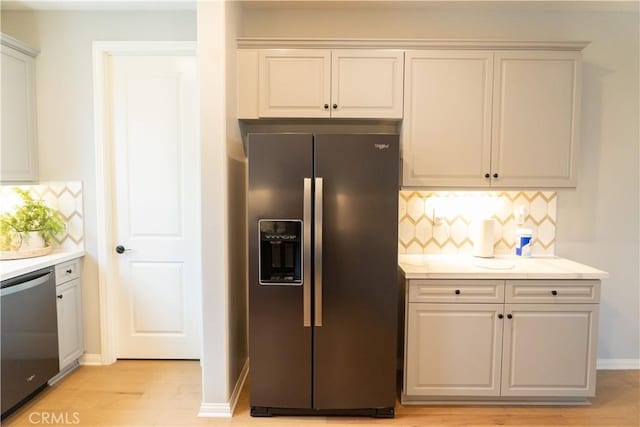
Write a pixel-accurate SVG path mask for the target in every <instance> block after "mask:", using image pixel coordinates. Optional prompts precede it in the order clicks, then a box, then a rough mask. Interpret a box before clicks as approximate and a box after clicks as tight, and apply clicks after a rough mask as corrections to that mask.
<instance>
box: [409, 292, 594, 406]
mask: <svg viewBox="0 0 640 427" xmlns="http://www.w3.org/2000/svg"><path fill="white" fill-rule="evenodd" d="M468 282H469V284H468V285H465V281H464V280H408V281H407V282H406V284H407V286H406V288H407V289H406V290H407V294H406V295H407V303H406V305H405V309H406V316H405V319H406V322H405V365H404V366H405V371H404V391H403V395H402V400H403V403H420V402H421V401H422V402H428V401H433V400H438V401H443V400H447V398H449V399H450V400H452V401H454V400H459V399H464V400H473V399H474V398H477V399H482V400H486V399H492V400H496V401H500V400H512V399H514V398H518V399H520V400H523V401H526V400H532V401H534V400H537V401H541V399H542V400H544V401H554V400H558V401H560V400H562V401H567V399H568V400H577V399H582V398H585V397H592V396H594V395H595V384H596V354H597V337H598V304H597V302H598V299H599V286H600V283H599V281H597V280H590V281H587V280H585V281H583V282H584V284H581V283H580V281H576V280H566V281H563V280H554V281H544V280H536V281H527V280H517V281H507V282H506V284H505V281H496V280H469V281H468ZM496 282H498V283H499V287H501V288H502V289H499V290H498V291H496V292H495V294H496V295H499V296H501V297H502V296H504V295H505V292H504V288H505V287H506V288H507V293H506V301H507V302H506V303H504V302H500V303H497V301H496V303H491V304H482V303H477V302H482V301H481V300H480V301H474V300H473V298H471V299H469V298H468V297H466V298H467V299H463V298H464V297H465V295H464V294H465V293H467V294H472V293H470V292H465V286H466V289H468V288H469V287H471V284H474V285H477V286H480V287H485V288H487V287H495V286H496ZM528 282H531V283H528ZM449 285H452V286H449ZM429 286H432V287H433V289H434V292H428V288H429ZM534 286H539V287H540V289H541V295H540V296H537V293H536V292H535V289H531V288H532V287H534ZM447 289H449V291H450V293H451V298H452V299H453V300H455V299H459V300H458V301H457V302H455V303H452V302H451V301H448V302H447V303H442V302H440V301H442V295H441V293H442V290H447ZM519 289H523V291H522V292H519V291H518V290H519ZM436 290H437V291H438V292H435V291H436ZM524 291H526V292H524ZM578 291H581V292H582V293H584V294H585V295H587V294H589V295H592V298H591V301H592V302H593V303H591V304H579V303H573V304H572V303H566V300H569V301H571V300H576V298H578V296H576V295H577V292H578ZM529 294H532V295H533V294H535V295H534V296H535V297H536V298H539V299H541V300H542V301H544V303H538V304H530V303H512V300H514V299H515V300H516V301H517V300H518V299H519V298H522V299H525V300H526V299H528V298H531V297H529V296H528V295H529ZM547 294H548V296H547ZM580 295H582V294H580ZM563 298H564V299H563ZM583 298H587V297H586V296H585V297H583ZM502 301H504V299H503V300H502Z"/></svg>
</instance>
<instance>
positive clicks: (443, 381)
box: [405, 303, 503, 396]
mask: <svg viewBox="0 0 640 427" xmlns="http://www.w3.org/2000/svg"><path fill="white" fill-rule="evenodd" d="M407 306H408V309H407V310H408V312H407V329H406V330H407V338H406V351H405V354H406V356H405V363H406V365H405V394H406V395H408V396H499V395H500V358H501V349H502V327H503V325H502V323H503V320H501V319H499V318H498V315H499V314H501V313H502V308H503V305H502V304H423V303H411V304H407Z"/></svg>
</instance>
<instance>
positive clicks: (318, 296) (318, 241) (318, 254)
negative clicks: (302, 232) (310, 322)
mask: <svg viewBox="0 0 640 427" xmlns="http://www.w3.org/2000/svg"><path fill="white" fill-rule="evenodd" d="M315 184H316V188H315V196H316V200H315V202H316V203H315V222H314V226H315V241H314V243H315V247H314V251H313V252H314V257H315V260H314V272H315V277H314V279H315V280H314V289H315V295H314V297H315V307H314V308H315V310H314V311H315V321H314V325H315V326H322V210H323V205H322V204H323V201H322V184H323V182H322V178H316V183H315Z"/></svg>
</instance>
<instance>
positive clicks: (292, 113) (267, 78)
mask: <svg viewBox="0 0 640 427" xmlns="http://www.w3.org/2000/svg"><path fill="white" fill-rule="evenodd" d="M258 61H259V64H258V68H259V72H258V73H259V84H258V85H259V90H260V95H259V101H258V103H259V114H260V117H329V115H330V110H329V104H330V97H331V51H329V50H316V49H268V50H261V51H260V54H259V59H258Z"/></svg>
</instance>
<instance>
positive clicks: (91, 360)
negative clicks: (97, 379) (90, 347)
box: [80, 353, 103, 366]
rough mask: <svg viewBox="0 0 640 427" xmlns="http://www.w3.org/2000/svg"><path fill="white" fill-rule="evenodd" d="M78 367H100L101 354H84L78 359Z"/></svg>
mask: <svg viewBox="0 0 640 427" xmlns="http://www.w3.org/2000/svg"><path fill="white" fill-rule="evenodd" d="M80 365H84V366H100V365H103V363H102V354H100V353H85V354H83V355H82V357H80Z"/></svg>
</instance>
